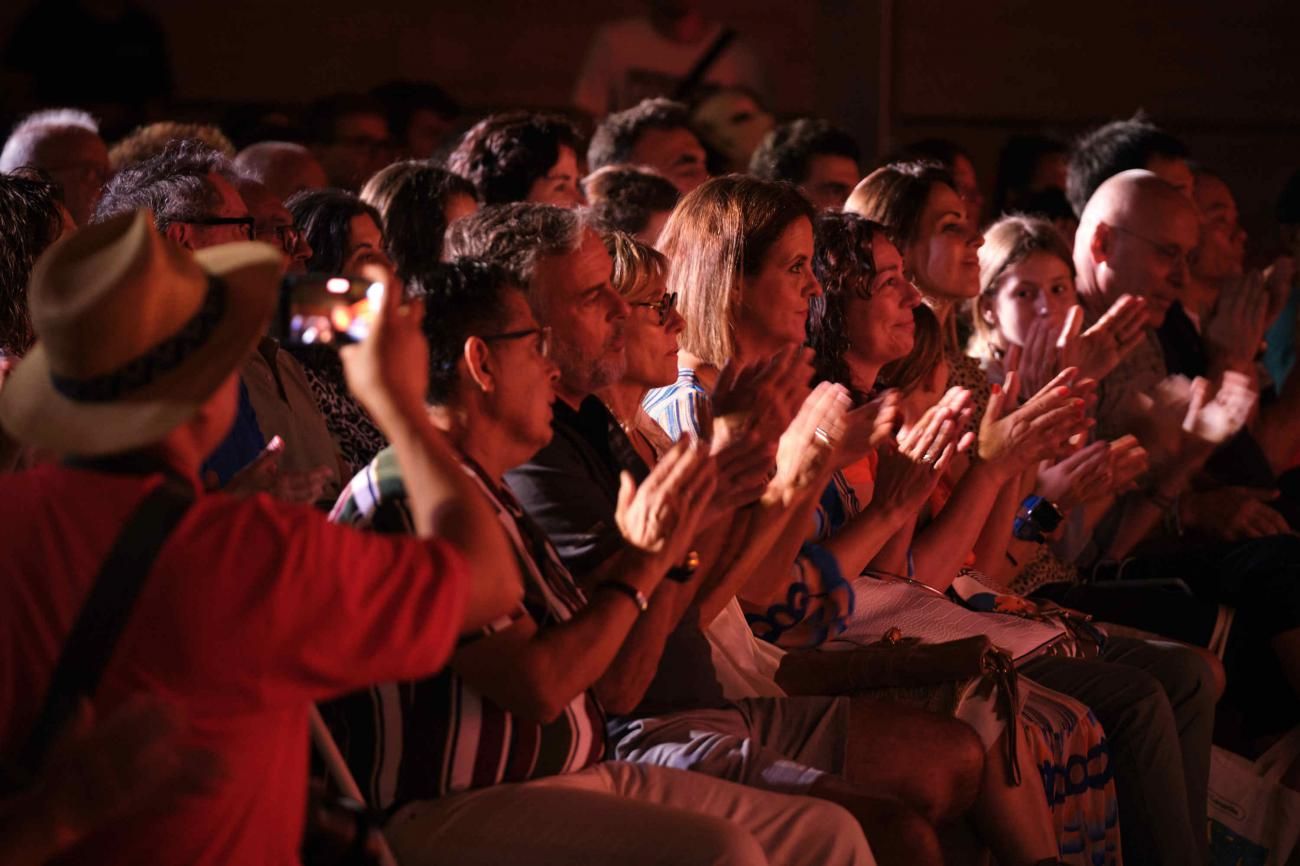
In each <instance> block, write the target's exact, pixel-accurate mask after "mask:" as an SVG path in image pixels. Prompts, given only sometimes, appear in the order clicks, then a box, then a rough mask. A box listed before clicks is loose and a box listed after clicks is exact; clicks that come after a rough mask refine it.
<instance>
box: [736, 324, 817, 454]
mask: <svg viewBox="0 0 1300 866" xmlns="http://www.w3.org/2000/svg"><path fill="white" fill-rule="evenodd" d="M812 372H813V371H812V350H811V349H806V348H802V347H799V346H796V345H793V344H792V345H790V346H787V347H786V348H785V349H782V350H781V351H779V352H777V353H776V354H775V355H773V356H771V357H770V358H767V359H766V360H762V361H758V362H756V363H753V364H747V365H745V366H743V367H742V366H739V365H737V364H736V363H735V362H734V361H733V362H732V363H729V364H727V366H725V367H723V368H722V371H721V372H720V373H719V374H718V381H717V384H716V385H715V386H714V389H713V395H712V405H713V431H712V440H713V442H714V445H715V453H716V449H721V448H724V447H726V446H727V445H728V444H730V443H731V442H733V441H735V440H738V439H741V438H743V437H744V436H745V434H746V433H748V432H749V431H750V430H755V431H756V432H757V435H758V437H759V439H760V440H762V441H771V442H775V441H776V439H777V437H778V436H780V435H781V433H782V432H783V431H784V430H785V429H786V428H787V427H789V426H790V422H791V421H792V420H794V417H795V415H796V414H797V413H798V411H799V408H800V406H802V405H803V402H804V400H805V399H806V398H807V397H808V392H809V385H808V383H809V382H810V381H811V380H812Z"/></svg>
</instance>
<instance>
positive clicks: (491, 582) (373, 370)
mask: <svg viewBox="0 0 1300 866" xmlns="http://www.w3.org/2000/svg"><path fill="white" fill-rule="evenodd" d="M423 314H424V307H423V304H422V303H420V302H419V301H410V302H407V303H403V302H402V299H401V296H400V293H399V292H397V291H396V290H389V291H386V292H385V293H384V301H383V305H382V308H381V310H380V312H379V315H378V317H377V318H376V321H375V324H374V328H373V329H372V331H371V334H370V336H369V338H368V339H366V340H365V341H364V342H362V343H360V344H358V345H355V346H349V347H346V348H345V349H344V350H343V352H342V357H343V366H344V370H345V372H346V374H347V380H348V387H349V388H350V389H351V390H352V393H353V394H354V395H355V396H356V398H357V399H358V400H360V401H361V403H362V405H363V406H365V408H366V409H367V410H368V411H369V412H370V415H371V417H372V418H374V420H375V423H376V424H377V425H379V428H380V429H381V430H382V431H383V432H384V435H385V436H387V437H388V441H389V442H391V443H392V445H393V448H394V450H395V451H396V453H397V459H398V463H399V464H400V466H401V471H402V478H403V480H404V482H405V485H406V490H407V494H408V497H409V499H410V505H411V516H412V520H413V522H414V525H415V532H416V534H417V535H418V536H419V537H421V538H440V539H442V540H444V541H446V542H448V543H449V544H451V545H452V546H453V547H455V548H456V550H457V551H458V552H459V553H460V554H461V556H463V557H464V559H465V561H466V562H467V564H468V565H469V570H470V574H471V576H472V578H471V591H470V595H469V599H468V602H467V604H466V609H465V616H464V623H463V627H464V629H466V630H472V629H477V628H481V627H482V626H485V625H487V624H488V623H490V622H492V621H493V620H495V619H497V618H499V617H501V616H502V615H504V614H506V613H507V612H509V611H511V610H513V609H514V608H515V606H516V605H518V604H519V600H520V599H521V598H522V597H523V583H522V579H521V577H520V574H519V565H518V563H517V562H516V561H515V558H514V555H513V553H512V552H511V546H510V544H509V543H508V542H507V540H506V537H505V533H504V531H503V530H502V528H501V524H500V523H499V522H498V520H497V516H496V514H495V513H493V511H492V509H491V507H490V506H489V505H488V503H487V502H486V501H485V500H484V499H483V496H482V494H481V493H480V491H479V490H477V489H476V488H475V486H474V484H473V482H472V481H471V480H470V479H469V477H468V476H467V475H466V474H465V471H464V470H463V469H462V468H461V466H460V464H459V462H458V461H457V460H456V458H455V456H454V455H453V454H452V452H451V449H450V447H449V446H448V445H447V442H446V440H445V439H444V438H443V436H442V434H441V433H439V432H438V430H437V429H436V428H435V427H434V426H433V424H432V423H430V421H429V417H428V415H427V413H426V410H425V402H424V401H425V396H426V391H427V389H428V381H429V348H428V344H427V343H426V342H425V340H424V336H423V335H422V334H421V333H420V318H421V317H422V316H423Z"/></svg>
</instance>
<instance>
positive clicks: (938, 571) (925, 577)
mask: <svg viewBox="0 0 1300 866" xmlns="http://www.w3.org/2000/svg"><path fill="white" fill-rule="evenodd" d="M1006 481H1007V479H1006V477H1005V476H1004V475H1001V474H999V473H998V471H997V470H996V469H995V468H994V467H993V466H991V465H990V464H989V463H987V462H981V463H976V464H975V465H974V466H972V467H971V468H970V470H969V471H968V472H967V473H966V474H965V475H964V476H962V479H961V480H960V481H959V482H957V486H956V488H954V490H953V494H952V497H951V498H950V499H949V500H948V503H947V505H945V506H944V508H943V510H942V511H940V512H939V513H938V515H936V516H935V518H934V519H933V520H931V521H930V523H929V524H927V525H926V526H925V527H923V528H922V529H921V530H920V531H919V532H918V533H917V534H916V537H915V539H914V540H913V542H912V560H913V562H914V563H915V566H916V579H917V580H920V581H923V582H924V583H926V584H927V585H929V586H932V587H934V588H935V589H938V590H947V589H948V587H949V586H951V585H952V581H953V579H954V578H955V577H956V576H957V572H958V571H959V570H960V569H961V567H962V565H963V564H965V562H966V558H967V557H968V556H969V555H970V552H971V551H972V550H973V549H974V546H975V542H976V541H977V540H978V539H979V537H980V533H981V532H982V531H983V530H984V526H985V523H986V521H987V520H988V516H989V514H990V513H991V512H992V510H993V507H994V503H995V502H996V501H997V497H998V494H999V493H1000V492H1001V491H1002V488H1003V487H1004V486H1005V484H1006Z"/></svg>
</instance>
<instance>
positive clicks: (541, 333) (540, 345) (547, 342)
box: [479, 325, 551, 358]
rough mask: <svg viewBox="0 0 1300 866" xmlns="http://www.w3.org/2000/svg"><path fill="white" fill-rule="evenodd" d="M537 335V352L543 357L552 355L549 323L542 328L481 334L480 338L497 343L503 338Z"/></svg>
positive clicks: (521, 337) (511, 338)
mask: <svg viewBox="0 0 1300 866" xmlns="http://www.w3.org/2000/svg"><path fill="white" fill-rule="evenodd" d="M534 334H536V335H537V352H538V354H540V355H541V356H542V357H543V358H549V357H551V328H550V326H549V325H546V326H543V327H540V328H525V329H524V330H522V331H506V332H504V333H501V334H480V335H479V339H480V340H482V341H483V342H485V343H495V342H499V341H501V340H522V339H523V338H524V337H531V336H533V335H534Z"/></svg>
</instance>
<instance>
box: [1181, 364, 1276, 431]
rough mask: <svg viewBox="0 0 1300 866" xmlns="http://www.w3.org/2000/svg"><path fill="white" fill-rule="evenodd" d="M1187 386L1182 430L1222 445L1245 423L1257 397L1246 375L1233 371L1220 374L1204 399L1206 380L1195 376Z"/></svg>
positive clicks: (1206, 392) (1208, 384)
mask: <svg viewBox="0 0 1300 866" xmlns="http://www.w3.org/2000/svg"><path fill="white" fill-rule="evenodd" d="M1188 390H1189V395H1188V401H1187V412H1186V414H1184V416H1183V432H1185V433H1188V434H1189V435H1191V436H1195V437H1196V438H1197V439H1200V440H1202V441H1205V442H1208V443H1210V444H1212V445H1222V444H1223V443H1224V442H1227V441H1228V440H1229V439H1230V438H1232V437H1233V436H1235V435H1237V433H1238V431H1240V430H1241V428H1242V427H1244V426H1246V422H1247V421H1248V420H1250V414H1251V412H1253V411H1254V409H1255V401H1256V400H1257V399H1258V397H1259V395H1258V394H1257V393H1256V392H1255V389H1254V388H1252V387H1251V380H1250V377H1248V376H1245V375H1243V374H1241V373H1233V372H1227V373H1224V374H1223V381H1222V382H1221V383H1220V384H1219V388H1218V390H1217V391H1215V393H1214V397H1213V399H1208V398H1209V393H1210V383H1209V381H1207V380H1205V379H1202V378H1199V377H1198V378H1197V379H1195V380H1194V381H1193V382H1192V384H1191V387H1190V388H1189V389H1188Z"/></svg>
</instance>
